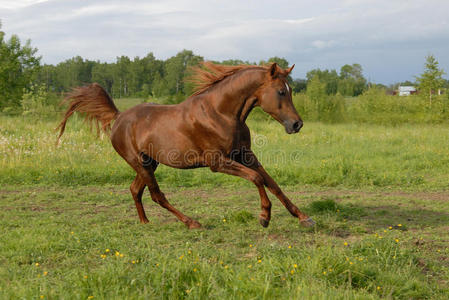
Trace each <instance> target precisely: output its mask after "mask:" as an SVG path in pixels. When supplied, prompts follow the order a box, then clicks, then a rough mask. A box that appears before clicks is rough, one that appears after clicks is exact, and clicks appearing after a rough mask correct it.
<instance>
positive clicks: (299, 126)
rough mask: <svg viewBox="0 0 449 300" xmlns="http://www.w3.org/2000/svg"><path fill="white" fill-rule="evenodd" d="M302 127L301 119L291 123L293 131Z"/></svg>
mask: <svg viewBox="0 0 449 300" xmlns="http://www.w3.org/2000/svg"><path fill="white" fill-rule="evenodd" d="M301 127H302V122H301V121H296V122H295V123H293V130H294V131H296V132H297V131H299V130H300V129H301Z"/></svg>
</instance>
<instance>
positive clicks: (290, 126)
mask: <svg viewBox="0 0 449 300" xmlns="http://www.w3.org/2000/svg"><path fill="white" fill-rule="evenodd" d="M284 126H285V131H286V132H287V133H288V134H292V133H297V132H299V130H300V129H301V128H302V126H303V122H302V121H301V120H296V121H285V122H284Z"/></svg>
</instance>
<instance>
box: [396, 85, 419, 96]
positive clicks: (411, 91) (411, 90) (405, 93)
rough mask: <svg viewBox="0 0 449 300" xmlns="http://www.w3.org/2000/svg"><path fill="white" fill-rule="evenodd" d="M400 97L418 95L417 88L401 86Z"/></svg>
mask: <svg viewBox="0 0 449 300" xmlns="http://www.w3.org/2000/svg"><path fill="white" fill-rule="evenodd" d="M398 93H399V96H410V95H413V94H416V88H415V87H414V86H399V89H398Z"/></svg>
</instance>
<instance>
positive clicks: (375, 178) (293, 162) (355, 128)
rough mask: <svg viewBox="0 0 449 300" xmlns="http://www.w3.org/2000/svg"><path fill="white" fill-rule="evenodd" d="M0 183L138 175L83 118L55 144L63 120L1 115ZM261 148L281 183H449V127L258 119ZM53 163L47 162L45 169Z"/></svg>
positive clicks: (200, 180)
mask: <svg viewBox="0 0 449 300" xmlns="http://www.w3.org/2000/svg"><path fill="white" fill-rule="evenodd" d="M0 122H1V123H2V126H1V127H0V184H3V185H4V184H26V185H29V184H33V185H34V184H41V185H58V186H77V185H98V184H129V183H130V182H131V181H132V179H133V178H134V172H133V171H132V170H131V168H130V167H129V166H128V165H127V164H126V163H125V162H124V161H123V159H122V158H120V157H119V156H118V155H117V154H116V153H115V151H114V149H113V148H112V147H111V145H110V141H109V139H108V138H107V137H106V136H104V135H101V136H100V138H98V137H97V136H96V135H95V133H92V132H90V131H89V129H88V127H87V126H85V124H83V122H82V120H81V119H80V118H78V119H77V118H76V117H75V118H74V119H73V120H71V121H70V122H69V124H68V128H67V131H66V133H65V134H64V136H63V138H62V140H61V144H60V145H59V146H58V147H55V145H54V143H55V140H56V132H55V131H54V128H55V127H56V125H57V122H56V120H55V121H52V120H33V119H28V118H25V117H5V116H0ZM249 126H250V128H251V130H252V134H253V150H254V152H255V153H256V154H257V155H258V157H259V160H260V161H261V162H262V163H263V165H264V166H265V168H266V169H267V170H268V172H269V173H271V174H272V175H273V177H274V178H275V179H276V180H277V181H278V182H279V183H280V184H281V185H284V186H285V185H289V186H295V185H314V186H326V187H328V186H333V187H334V186H341V187H351V188H361V187H364V188H373V187H374V188H375V187H384V188H394V189H397V188H400V189H414V190H441V189H444V190H446V189H448V186H449V172H448V167H447V166H448V165H449V139H448V138H447V136H448V129H447V126H446V125H402V126H399V127H389V126H380V125H372V124H371V125H370V124H334V125H330V124H322V123H310V122H308V123H306V124H305V127H304V129H303V130H302V131H301V133H300V134H296V135H287V134H286V133H285V132H284V129H283V128H282V126H281V125H280V124H278V123H276V122H271V121H256V120H250V122H249ZM43 166H45V167H43ZM156 174H157V176H158V179H159V181H160V183H162V184H167V185H170V186H174V185H175V186H184V187H185V186H192V187H193V186H199V185H212V186H231V185H239V186H248V187H249V186H251V185H250V183H247V182H245V181H244V180H242V179H240V178H236V177H231V176H227V175H222V174H211V172H210V171H209V170H208V169H197V170H188V171H185V170H175V169H171V168H167V167H164V166H161V167H160V168H159V169H158V171H157V173H156Z"/></svg>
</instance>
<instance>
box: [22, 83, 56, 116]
mask: <svg viewBox="0 0 449 300" xmlns="http://www.w3.org/2000/svg"><path fill="white" fill-rule="evenodd" d="M58 102H59V97H57V96H56V95H54V94H49V93H47V91H46V88H45V85H31V87H30V88H29V89H28V90H27V89H25V90H24V91H23V95H22V100H21V101H20V104H21V105H22V114H23V115H41V116H42V115H48V114H50V113H54V112H55V111H56V108H57V106H58Z"/></svg>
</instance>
